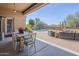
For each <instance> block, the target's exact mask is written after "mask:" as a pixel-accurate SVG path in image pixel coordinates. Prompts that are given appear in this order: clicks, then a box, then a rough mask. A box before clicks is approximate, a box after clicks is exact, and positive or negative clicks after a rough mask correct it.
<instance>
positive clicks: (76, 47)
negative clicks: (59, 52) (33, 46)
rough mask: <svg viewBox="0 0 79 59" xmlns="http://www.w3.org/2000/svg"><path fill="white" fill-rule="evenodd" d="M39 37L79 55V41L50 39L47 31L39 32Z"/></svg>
mask: <svg viewBox="0 0 79 59" xmlns="http://www.w3.org/2000/svg"><path fill="white" fill-rule="evenodd" d="M37 37H38V38H39V39H42V40H44V41H47V42H50V43H53V44H56V45H59V46H61V47H64V48H67V49H70V50H72V51H75V52H77V53H79V41H76V40H67V39H60V38H55V37H50V36H49V35H48V32H47V31H45V32H37Z"/></svg>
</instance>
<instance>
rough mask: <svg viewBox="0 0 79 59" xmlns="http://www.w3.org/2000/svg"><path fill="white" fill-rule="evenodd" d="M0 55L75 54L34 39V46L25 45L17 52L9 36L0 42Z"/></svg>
mask: <svg viewBox="0 0 79 59" xmlns="http://www.w3.org/2000/svg"><path fill="white" fill-rule="evenodd" d="M0 55H1V56H76V55H75V54H73V53H70V52H67V51H65V50H62V49H59V48H57V47H55V46H52V45H49V44H47V43H45V42H42V41H39V40H36V42H35V47H31V46H28V47H27V46H25V48H24V50H23V51H22V52H17V51H15V50H13V48H12V41H11V38H6V40H4V41H2V42H0Z"/></svg>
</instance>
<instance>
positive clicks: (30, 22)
mask: <svg viewBox="0 0 79 59" xmlns="http://www.w3.org/2000/svg"><path fill="white" fill-rule="evenodd" d="M29 24H30V25H31V26H32V27H33V26H34V25H35V21H34V20H33V19H30V20H29Z"/></svg>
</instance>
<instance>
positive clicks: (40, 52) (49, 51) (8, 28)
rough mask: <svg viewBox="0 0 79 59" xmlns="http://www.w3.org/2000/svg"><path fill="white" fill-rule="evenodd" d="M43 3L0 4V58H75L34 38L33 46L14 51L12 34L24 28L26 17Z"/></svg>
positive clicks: (72, 54)
mask: <svg viewBox="0 0 79 59" xmlns="http://www.w3.org/2000/svg"><path fill="white" fill-rule="evenodd" d="M45 5H47V4H44V3H26V4H22V3H21V4H18V3H10V4H0V16H1V17H0V56H76V54H74V53H70V52H68V51H65V50H63V49H60V48H58V47H55V46H53V45H50V44H48V43H46V42H43V41H40V40H38V39H37V38H36V41H35V46H34V47H33V46H32V47H31V46H25V47H24V49H23V51H21V52H18V51H17V50H14V48H13V44H12V37H11V36H12V33H13V32H17V30H18V29H19V28H20V27H22V28H23V29H25V27H26V18H27V17H26V16H27V15H28V14H30V13H32V12H34V11H35V10H37V9H39V8H41V7H43V6H45Z"/></svg>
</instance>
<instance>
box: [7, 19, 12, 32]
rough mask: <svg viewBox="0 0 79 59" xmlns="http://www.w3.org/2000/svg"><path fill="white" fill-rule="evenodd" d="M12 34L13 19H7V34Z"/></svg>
mask: <svg viewBox="0 0 79 59" xmlns="http://www.w3.org/2000/svg"><path fill="white" fill-rule="evenodd" d="M11 32H12V19H7V33H11Z"/></svg>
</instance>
